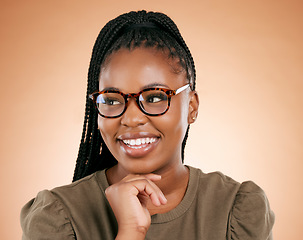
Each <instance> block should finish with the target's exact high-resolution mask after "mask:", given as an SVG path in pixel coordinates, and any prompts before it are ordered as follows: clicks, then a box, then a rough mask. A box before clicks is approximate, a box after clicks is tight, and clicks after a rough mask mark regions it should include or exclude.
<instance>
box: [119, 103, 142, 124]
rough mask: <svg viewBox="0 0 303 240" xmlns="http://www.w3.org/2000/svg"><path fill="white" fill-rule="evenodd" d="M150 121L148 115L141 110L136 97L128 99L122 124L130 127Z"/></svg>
mask: <svg viewBox="0 0 303 240" xmlns="http://www.w3.org/2000/svg"><path fill="white" fill-rule="evenodd" d="M147 121H148V118H147V116H146V115H145V114H144V113H143V112H142V111H141V110H140V108H139V106H138V105H137V103H136V100H135V99H134V98H130V99H129V100H128V105H127V108H126V110H125V112H124V114H123V115H122V116H121V124H122V125H125V126H128V127H137V126H139V125H144V124H145V123H146V122H147Z"/></svg>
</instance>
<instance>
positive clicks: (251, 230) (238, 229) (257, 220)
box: [228, 181, 275, 240]
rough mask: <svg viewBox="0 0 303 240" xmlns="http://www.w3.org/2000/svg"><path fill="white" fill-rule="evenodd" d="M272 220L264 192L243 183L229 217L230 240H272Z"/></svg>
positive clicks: (272, 216)
mask: <svg viewBox="0 0 303 240" xmlns="http://www.w3.org/2000/svg"><path fill="white" fill-rule="evenodd" d="M274 220H275V215H274V213H273V211H272V210H271V209H270V205H269V202H268V199H267V197H266V194H265V192H264V191H263V190H262V189H261V188H260V187H259V186H258V185H256V184H255V183H254V182H252V181H247V182H243V183H242V184H241V186H240V188H239V190H238V192H237V194H236V197H235V201H234V203H233V206H232V209H231V212H230V217H229V232H228V234H229V235H230V236H231V237H232V239H235V240H236V239H251V240H252V239H258V240H263V239H264V240H266V239H272V236H271V231H272V227H273V224H274Z"/></svg>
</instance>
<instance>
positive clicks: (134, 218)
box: [105, 174, 167, 240]
mask: <svg viewBox="0 0 303 240" xmlns="http://www.w3.org/2000/svg"><path fill="white" fill-rule="evenodd" d="M160 179H161V176H160V175H156V174H146V175H132V174H131V175H128V176H126V177H125V178H123V179H122V180H121V181H120V182H118V183H116V184H113V185H111V186H110V187H108V188H107V189H106V191H105V194H106V197H107V199H108V201H109V203H110V205H111V207H112V209H113V212H114V214H115V216H116V219H117V222H118V235H117V238H116V239H123V240H124V239H144V238H145V235H146V232H147V230H148V228H149V226H150V223H151V217H150V213H149V211H148V209H147V208H146V204H147V202H148V201H149V200H150V201H151V202H152V204H154V205H155V206H161V205H163V204H166V202H167V200H166V198H165V197H164V195H163V193H162V191H161V190H160V189H159V187H158V186H157V185H156V184H155V183H154V181H159V180H160Z"/></svg>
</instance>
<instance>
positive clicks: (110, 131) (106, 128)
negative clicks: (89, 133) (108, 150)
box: [98, 116, 116, 143]
mask: <svg viewBox="0 0 303 240" xmlns="http://www.w3.org/2000/svg"><path fill="white" fill-rule="evenodd" d="M115 125H116V121H115V120H114V119H106V118H103V117H101V116H98V128H99V131H100V133H101V136H102V138H103V140H104V141H105V142H106V143H107V142H108V139H109V138H112V136H113V135H114V129H115Z"/></svg>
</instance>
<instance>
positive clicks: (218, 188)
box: [189, 167, 241, 200]
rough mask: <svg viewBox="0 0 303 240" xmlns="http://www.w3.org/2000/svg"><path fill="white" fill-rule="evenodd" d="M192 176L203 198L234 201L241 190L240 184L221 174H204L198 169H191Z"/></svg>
mask: <svg viewBox="0 0 303 240" xmlns="http://www.w3.org/2000/svg"><path fill="white" fill-rule="evenodd" d="M189 169H190V172H191V174H193V175H194V176H195V178H196V179H197V183H198V188H199V192H200V193H201V194H203V196H204V197H205V196H209V197H210V198H211V197H215V196H222V197H227V196H228V197H229V198H230V199H232V200H233V199H234V197H235V195H236V193H237V191H238V190H239V188H240V185H241V184H240V183H239V182H237V181H235V180H233V179H232V178H230V177H228V176H226V175H224V174H223V173H221V172H211V173H204V172H202V171H201V170H200V169H198V168H194V167H189Z"/></svg>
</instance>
